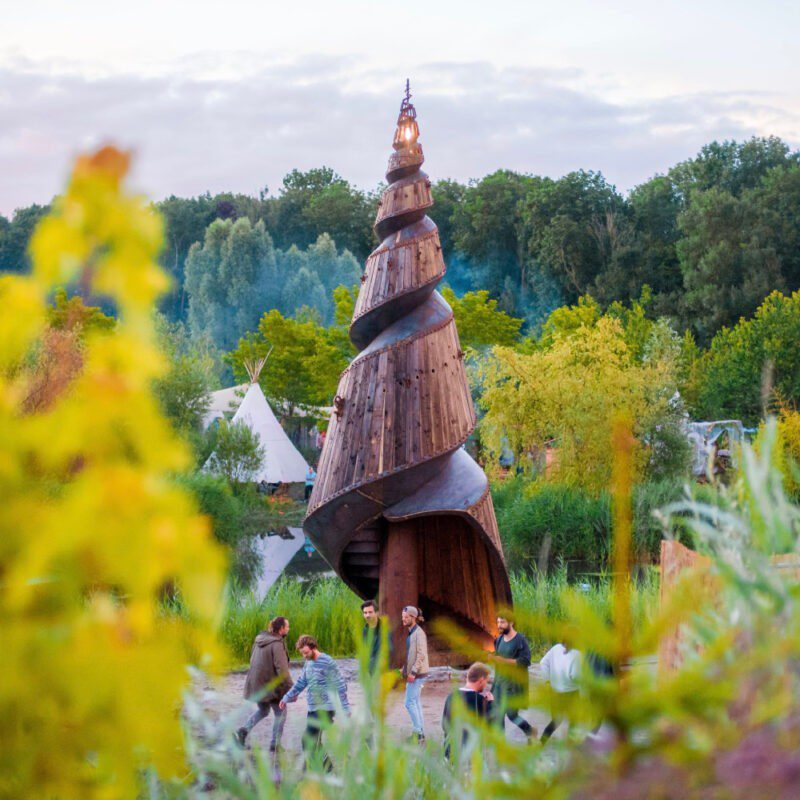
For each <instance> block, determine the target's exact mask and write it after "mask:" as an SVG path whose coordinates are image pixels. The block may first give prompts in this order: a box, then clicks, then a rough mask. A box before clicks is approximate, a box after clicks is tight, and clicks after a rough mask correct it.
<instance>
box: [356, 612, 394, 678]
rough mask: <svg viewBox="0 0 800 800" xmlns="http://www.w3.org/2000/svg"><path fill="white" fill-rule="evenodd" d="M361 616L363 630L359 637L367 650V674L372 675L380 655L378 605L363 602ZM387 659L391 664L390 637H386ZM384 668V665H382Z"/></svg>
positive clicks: (380, 628) (380, 624)
mask: <svg viewBox="0 0 800 800" xmlns="http://www.w3.org/2000/svg"><path fill="white" fill-rule="evenodd" d="M361 614H362V615H363V617H364V630H363V631H362V632H361V635H362V637H363V639H364V644H365V645H366V647H367V648H369V674H370V675H374V674H375V669H376V667H377V666H378V660H379V659H380V655H381V630H382V623H381V618H380V617H379V616H378V604H377V603H376V602H375V600H365V601H364V602H363V603H362V604H361ZM388 647H389V659H388V663H389V664H391V663H392V637H391V636H389V637H388ZM384 667H385V664H384Z"/></svg>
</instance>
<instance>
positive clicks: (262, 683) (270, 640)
mask: <svg viewBox="0 0 800 800" xmlns="http://www.w3.org/2000/svg"><path fill="white" fill-rule="evenodd" d="M288 634H289V620H288V619H286V617H275V619H273V620H271V621H270V623H269V630H266V631H262V632H261V633H259V634H258V636H256V638H255V641H254V642H253V649H252V650H251V652H250V669H248V671H247V677H246V678H245V681H244V696H245V698H246V699H248V700H250V699H253V700H255V701H256V702H257V703H258V707H257V708H256V710H255V711H254V712H253V713H252V714H251V715H250V718H249V719H248V720H247V722H245V724H244V725H243V726H242V727H241V728H239V729H238V730H237V731H236V734H235V735H236V741H237V742H238V743H239V744H240V745H241V746H242V747H244V745H245V741H246V739H247V736H248V734H249V733H250V731H251V730H253V728H254V727H255V726H256V725H258V723H259V722H261V720H262V719H266V718H267V717H268V716H269V714H270V712H272V716H273V720H272V738H271V740H270V744H269V750H270V752H271V753H277V751H278V749H279V748H280V744H281V736H282V735H283V727H284V725H285V724H286V714H285V712H284V710H283V709H282V708H281V707H280V701H281V699H282V698H283V696H284V695H285V694H286V692H288V691H289V689H290V688H291V686H292V676H291V673H290V671H289V653H288V651H287V650H286V637H287V635H288Z"/></svg>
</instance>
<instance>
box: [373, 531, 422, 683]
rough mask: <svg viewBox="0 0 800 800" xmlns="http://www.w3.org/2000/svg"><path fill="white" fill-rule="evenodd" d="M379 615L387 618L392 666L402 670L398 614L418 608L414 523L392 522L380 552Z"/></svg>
mask: <svg viewBox="0 0 800 800" xmlns="http://www.w3.org/2000/svg"><path fill="white" fill-rule="evenodd" d="M379 592H380V596H379V598H378V604H379V605H380V613H381V614H382V615H383V616H385V617H386V619H387V621H388V624H389V630H390V632H391V636H392V644H393V645H394V660H393V664H392V666H394V667H401V666H402V665H403V662H404V660H405V653H406V631H405V628H403V624H402V620H401V612H402V610H403V608H404V607H405V606H418V605H419V534H418V532H417V525H416V522H415V521H414V520H409V521H405V522H391V523H389V524H388V526H387V531H386V540H385V542H384V545H383V547H382V548H381V560H380V589H379Z"/></svg>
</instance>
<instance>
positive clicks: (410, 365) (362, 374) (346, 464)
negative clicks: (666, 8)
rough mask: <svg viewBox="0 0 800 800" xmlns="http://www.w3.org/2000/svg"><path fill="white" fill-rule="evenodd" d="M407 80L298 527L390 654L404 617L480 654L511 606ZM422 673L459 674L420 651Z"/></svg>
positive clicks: (440, 649)
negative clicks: (447, 631) (377, 623)
mask: <svg viewBox="0 0 800 800" xmlns="http://www.w3.org/2000/svg"><path fill="white" fill-rule="evenodd" d="M418 137H419V128H418V127H417V112H416V110H415V108H414V105H413V104H412V102H411V87H410V82H409V81H408V80H407V81H406V91H405V96H404V97H403V101H402V103H401V106H400V114H399V116H398V119H397V129H396V131H395V136H394V141H393V143H392V147H393V152H392V154H391V156H390V157H389V167H388V170H387V172H386V180H387V182H388V186H387V187H386V189H385V190H384V192H383V194H382V196H381V202H380V206H379V208H378V215H377V218H376V220H375V232H376V233H377V235H378V239H379V240H380V242H381V244H380V245H378V247H377V248H376V249H375V250H374V251H373V252H372V253H371V254H370V256H369V257H368V258H367V263H366V269H365V273H364V280H363V283H362V286H361V289H360V291H359V294H358V299H357V300H356V305H355V310H354V314H353V320H352V323H351V325H350V340H351V341H352V342H353V344H354V345H355V346H356V348H357V349H358V350H359V351H360V352H359V354H358V355H357V356H356V357H355V359H354V360H353V361H352V363H351V364H350V366H349V367H348V368H347V369H346V370H345V371H344V372H343V373H342V377H341V380H340V382H339V388H338V391H337V398H336V402H335V404H334V405H335V410H334V412H333V415H332V416H331V421H330V424H329V426H328V435H327V437H326V438H325V445H324V447H323V450H322V454H321V456H320V461H319V470H318V476H319V477H318V479H317V482H316V484H315V485H314V491H313V493H312V495H311V499H310V501H309V506H308V515H307V517H306V519H305V523H304V525H305V528H306V531H307V532H308V535H309V537H310V538H311V540H312V541H313V542H314V544H315V545H316V547H317V549H318V550H319V552H320V553H322V555H323V556H324V557H325V559H326V560H327V561H328V563H329V564H331V566H332V567H333V568H334V569H335V570H336V571H337V573H338V574H339V575H340V576H341V577H342V578H343V579H344V580H345V581H346V582H347V583H348V584H349V585H350V586H351V587H352V588H353V589H355V591H356V592H358V593H359V594H360V595H361V596H362V597H365V598H366V597H376V596H377V597H378V598H379V604H380V608H381V612H382V613H383V614H386V615H387V616H388V618H389V620H390V621H391V624H392V629H393V630H392V637H393V639H394V642H395V652H400V651H401V650H402V646H401V645H402V641H403V633H402V630H401V629H400V626H399V625H398V624H397V621H398V620H399V619H400V611H401V609H402V608H403V606H405V605H409V604H410V605H414V606H417V607H421V608H422V609H423V612H424V613H425V616H426V617H428V618H429V619H430V620H431V621H432V622H433V623H434V624H436V623H437V622H440V621H442V622H446V621H449V622H451V623H455V624H456V625H458V626H460V628H461V629H462V630H463V631H464V632H466V633H467V634H468V635H469V636H470V637H471V638H472V639H473V640H474V641H475V642H477V643H479V644H480V645H481V646H485V647H488V646H490V645H491V641H492V637H491V633H492V631H493V624H494V620H495V617H496V616H497V612H498V611H499V610H500V609H502V608H507V607H508V606H509V605H510V604H511V587H510V585H509V581H508V574H507V572H506V567H505V562H504V560H503V550H502V545H501V543H500V536H499V533H498V530H497V521H496V519H495V515H494V508H493V507H492V497H491V494H490V493H489V486H488V481H487V479H486V476H485V475H484V473H483V470H482V469H481V468H480V467H479V466H478V464H476V463H475V461H473V460H472V458H471V457H470V456H469V455H468V454H467V452H466V450H464V449H462V445H463V444H464V442H465V441H466V440H467V438H468V436H469V435H470V433H471V432H472V431H473V429H474V428H475V424H476V418H475V409H474V407H473V405H472V397H471V394H470V387H469V383H468V381H467V375H466V370H465V369H464V361H463V353H462V351H461V346H460V345H459V341H458V332H457V331H456V325H455V321H454V318H453V311H452V309H451V308H450V306H449V305H448V304H447V303H446V302H445V300H444V298H443V297H442V296H441V295H440V294H439V293H438V292H437V291H436V285H437V284H438V283H439V281H440V280H441V279H442V277H443V276H444V273H445V263H444V258H443V257H442V245H441V242H440V241H439V232H438V230H437V228H436V225H435V223H434V222H433V221H432V220H431V219H430V218H429V217H428V216H426V211H427V210H428V208H429V207H430V206H431V205H433V198H432V196H431V182H430V180H429V179H428V176H427V175H426V174H425V173H424V172H423V171H422V170H421V169H420V167H421V166H422V163H423V161H424V158H423V155H422V147H421V145H420V144H419V142H418V141H417V139H418ZM431 646H432V650H433V652H432V653H431V659H432V662H431V663H436V662H438V663H448V662H451V661H453V659H455V662H454V663H463V661H461V660H460V657H459V656H458V655H457V654H453V653H451V652H450V647H449V645H448V643H447V642H445V641H441V640H440V641H439V642H434V641H432V642H431Z"/></svg>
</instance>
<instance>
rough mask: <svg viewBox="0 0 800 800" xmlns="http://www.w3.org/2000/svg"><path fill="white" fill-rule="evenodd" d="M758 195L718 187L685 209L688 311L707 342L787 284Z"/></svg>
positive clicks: (681, 245)
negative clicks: (766, 232) (761, 219)
mask: <svg viewBox="0 0 800 800" xmlns="http://www.w3.org/2000/svg"><path fill="white" fill-rule="evenodd" d="M757 200H758V196H757V195H754V194H753V193H752V192H745V193H743V194H742V195H741V196H740V197H736V196H734V195H733V194H731V193H730V192H727V191H725V190H723V189H717V188H714V189H709V190H707V191H704V192H697V193H695V194H693V195H692V199H691V202H690V204H689V206H688V208H687V209H686V210H685V211H684V212H683V213H682V214H681V217H680V220H679V224H680V228H681V232H682V234H683V238H682V239H681V240H680V241H679V242H678V245H677V250H678V256H679V258H680V264H681V270H682V272H683V280H684V287H685V289H686V292H685V296H684V305H685V314H686V318H687V320H689V321H690V324H691V328H692V330H693V331H694V332H695V334H696V335H697V338H698V339H699V341H700V342H702V343H708V342H709V341H710V339H711V337H712V336H713V335H714V333H715V332H716V331H717V330H719V329H720V328H721V327H722V326H724V325H732V324H734V323H735V322H736V320H737V319H739V318H740V317H749V316H751V315H752V314H753V313H754V312H755V310H756V308H758V305H759V304H760V303H761V301H762V300H763V299H764V298H765V297H766V296H767V295H768V294H769V293H770V291H772V290H773V289H783V288H785V286H786V283H785V281H784V278H783V274H782V271H781V260H780V257H779V255H778V252H777V250H776V248H775V242H774V238H773V237H772V236H771V235H766V236H765V235H764V231H763V229H760V226H759V224H758V217H759V208H758V202H757Z"/></svg>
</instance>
